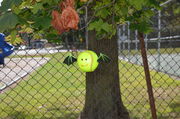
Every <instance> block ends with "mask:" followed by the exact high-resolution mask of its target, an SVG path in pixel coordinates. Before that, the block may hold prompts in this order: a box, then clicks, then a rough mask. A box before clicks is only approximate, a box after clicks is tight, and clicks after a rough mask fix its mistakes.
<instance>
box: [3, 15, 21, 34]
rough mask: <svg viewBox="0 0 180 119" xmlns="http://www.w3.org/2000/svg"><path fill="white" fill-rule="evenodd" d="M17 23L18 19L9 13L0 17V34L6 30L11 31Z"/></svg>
mask: <svg viewBox="0 0 180 119" xmlns="http://www.w3.org/2000/svg"><path fill="white" fill-rule="evenodd" d="M18 23H19V21H18V17H17V16H16V15H15V14H13V13H11V12H9V13H6V14H3V15H2V16H0V32H3V31H5V30H8V29H13V28H15V26H16V25H17V24H18Z"/></svg>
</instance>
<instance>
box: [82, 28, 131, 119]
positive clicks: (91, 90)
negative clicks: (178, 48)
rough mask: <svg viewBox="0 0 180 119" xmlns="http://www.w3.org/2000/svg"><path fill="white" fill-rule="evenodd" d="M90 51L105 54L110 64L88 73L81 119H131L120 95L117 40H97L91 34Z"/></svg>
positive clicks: (102, 65)
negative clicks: (109, 59)
mask: <svg viewBox="0 0 180 119" xmlns="http://www.w3.org/2000/svg"><path fill="white" fill-rule="evenodd" d="M88 41H89V43H88V47H89V50H93V51H95V52H96V53H97V54H99V53H104V54H106V55H108V56H109V57H110V58H111V62H110V63H100V64H99V66H98V68H97V69H96V70H95V71H94V72H90V73H86V97H85V107H84V110H83V112H82V114H81V119H129V118H130V117H129V114H128V111H127V110H126V108H125V106H124V105H123V102H122V99H121V94H120V82H119V68H118V44H117V39H116V38H115V37H114V38H112V39H102V40H97V39H96V38H95V32H93V31H91V32H89V40H88Z"/></svg>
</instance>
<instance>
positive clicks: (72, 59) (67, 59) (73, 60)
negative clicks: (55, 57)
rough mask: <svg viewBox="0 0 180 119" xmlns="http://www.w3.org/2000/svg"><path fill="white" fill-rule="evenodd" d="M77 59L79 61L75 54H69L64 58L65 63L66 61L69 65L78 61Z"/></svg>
mask: <svg viewBox="0 0 180 119" xmlns="http://www.w3.org/2000/svg"><path fill="white" fill-rule="evenodd" d="M76 61H77V59H76V58H75V57H74V56H67V57H66V58H65V59H64V61H63V63H64V64H67V65H68V66H69V65H71V64H73V63H74V62H76Z"/></svg>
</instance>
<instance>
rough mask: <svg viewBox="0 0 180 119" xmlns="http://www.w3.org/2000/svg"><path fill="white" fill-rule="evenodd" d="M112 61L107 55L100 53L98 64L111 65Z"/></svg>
mask: <svg viewBox="0 0 180 119" xmlns="http://www.w3.org/2000/svg"><path fill="white" fill-rule="evenodd" d="M110 61H111V59H110V58H109V57H108V56H107V55H105V54H102V53H100V55H99V58H98V62H106V63H109V62H110Z"/></svg>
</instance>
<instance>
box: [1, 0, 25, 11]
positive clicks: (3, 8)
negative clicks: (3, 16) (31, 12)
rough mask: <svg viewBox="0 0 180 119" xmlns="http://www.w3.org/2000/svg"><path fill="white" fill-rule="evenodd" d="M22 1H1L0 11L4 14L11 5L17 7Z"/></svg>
mask: <svg viewBox="0 0 180 119" xmlns="http://www.w3.org/2000/svg"><path fill="white" fill-rule="evenodd" d="M22 1H23V0H3V2H2V4H1V7H0V11H1V12H4V11H7V10H8V9H11V7H12V6H13V5H15V6H17V5H20V4H21V3H22Z"/></svg>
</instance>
